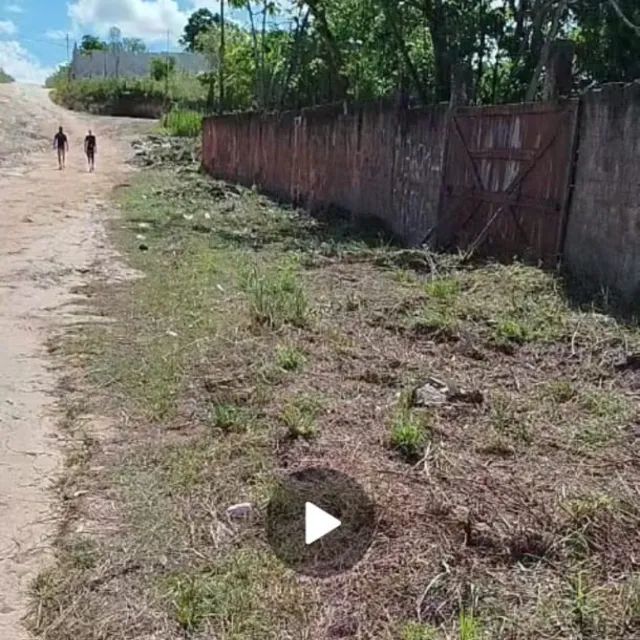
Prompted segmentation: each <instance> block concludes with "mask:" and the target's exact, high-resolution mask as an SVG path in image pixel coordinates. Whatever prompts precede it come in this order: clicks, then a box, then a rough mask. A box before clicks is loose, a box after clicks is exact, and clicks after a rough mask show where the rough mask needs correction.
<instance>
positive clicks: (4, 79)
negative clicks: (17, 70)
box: [0, 67, 14, 84]
mask: <svg viewBox="0 0 640 640" xmlns="http://www.w3.org/2000/svg"><path fill="white" fill-rule="evenodd" d="M10 82H14V79H13V78H12V77H11V76H10V75H9V74H8V73H6V71H5V70H4V69H3V68H2V67H0V84H8V83H10Z"/></svg>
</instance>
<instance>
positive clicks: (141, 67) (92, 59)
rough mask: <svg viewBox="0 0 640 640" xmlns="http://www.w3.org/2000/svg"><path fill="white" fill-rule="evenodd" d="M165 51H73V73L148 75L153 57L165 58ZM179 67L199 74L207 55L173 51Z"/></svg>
mask: <svg viewBox="0 0 640 640" xmlns="http://www.w3.org/2000/svg"><path fill="white" fill-rule="evenodd" d="M165 56H166V54H162V53H127V52H120V53H114V52H112V51H93V52H91V53H79V52H78V51H75V52H74V55H73V60H72V62H71V73H72V75H73V77H74V78H77V79H85V78H115V77H116V76H117V77H120V78H147V77H149V75H150V73H151V61H152V60H154V59H156V58H157V59H161V60H164V59H165ZM169 57H170V58H173V59H174V60H175V61H176V69H178V70H179V71H183V72H185V73H192V74H197V73H199V72H201V71H206V70H207V69H208V68H209V66H208V63H207V60H206V58H205V57H204V56H202V55H200V54H198V53H187V52H180V53H171V54H169Z"/></svg>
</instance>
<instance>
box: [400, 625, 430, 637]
mask: <svg viewBox="0 0 640 640" xmlns="http://www.w3.org/2000/svg"><path fill="white" fill-rule="evenodd" d="M437 637H438V636H437V631H436V630H435V629H434V628H433V627H431V626H427V625H426V624H422V623H420V622H408V623H407V624H405V625H403V626H402V628H401V629H400V640H436V639H437Z"/></svg>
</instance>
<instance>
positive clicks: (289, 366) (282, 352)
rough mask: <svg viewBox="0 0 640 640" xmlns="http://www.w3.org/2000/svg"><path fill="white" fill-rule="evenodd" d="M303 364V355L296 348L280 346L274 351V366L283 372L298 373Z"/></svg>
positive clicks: (304, 359)
mask: <svg viewBox="0 0 640 640" xmlns="http://www.w3.org/2000/svg"><path fill="white" fill-rule="evenodd" d="M305 362H306V358H305V355H304V353H302V351H300V349H297V348H296V347H293V346H289V345H281V346H279V347H278V348H277V350H276V364H277V366H278V367H280V368H281V369H284V370H285V371H299V370H300V369H302V367H303V366H304V364H305Z"/></svg>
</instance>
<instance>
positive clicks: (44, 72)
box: [0, 40, 54, 84]
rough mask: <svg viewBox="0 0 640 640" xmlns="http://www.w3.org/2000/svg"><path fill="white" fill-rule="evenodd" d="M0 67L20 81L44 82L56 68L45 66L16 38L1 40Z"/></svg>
mask: <svg viewBox="0 0 640 640" xmlns="http://www.w3.org/2000/svg"><path fill="white" fill-rule="evenodd" d="M0 67H2V68H3V69H4V70H5V71H6V72H7V73H8V74H9V75H11V76H13V77H14V78H15V79H16V80H18V81H19V82H33V83H36V84H43V83H44V80H45V78H46V77H47V76H48V75H50V74H51V73H53V71H54V69H53V68H50V67H44V66H42V64H41V63H40V61H39V60H38V59H37V58H35V57H34V56H33V55H31V54H30V53H29V52H28V51H27V50H26V49H25V48H24V47H23V46H22V45H21V44H20V43H19V42H17V41H16V40H0Z"/></svg>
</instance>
